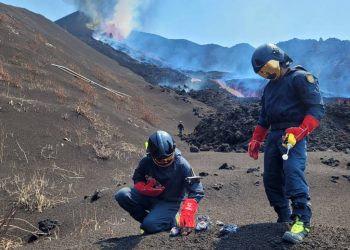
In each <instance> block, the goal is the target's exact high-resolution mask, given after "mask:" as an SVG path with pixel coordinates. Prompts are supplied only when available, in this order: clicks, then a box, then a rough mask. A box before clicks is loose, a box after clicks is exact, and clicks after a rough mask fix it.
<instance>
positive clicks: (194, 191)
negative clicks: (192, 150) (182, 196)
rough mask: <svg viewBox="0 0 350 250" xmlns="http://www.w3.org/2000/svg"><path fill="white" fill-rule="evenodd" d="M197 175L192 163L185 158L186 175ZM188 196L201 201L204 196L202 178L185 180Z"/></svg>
mask: <svg viewBox="0 0 350 250" xmlns="http://www.w3.org/2000/svg"><path fill="white" fill-rule="evenodd" d="M191 176H195V174H194V172H193V169H192V167H191V165H190V164H189V163H188V162H187V161H186V160H185V159H184V177H185V178H186V177H191ZM185 182H186V189H187V192H188V195H187V197H188V198H193V199H195V200H196V201H197V202H199V201H200V200H201V199H202V198H203V197H204V191H203V185H202V183H201V181H200V180H192V181H185Z"/></svg>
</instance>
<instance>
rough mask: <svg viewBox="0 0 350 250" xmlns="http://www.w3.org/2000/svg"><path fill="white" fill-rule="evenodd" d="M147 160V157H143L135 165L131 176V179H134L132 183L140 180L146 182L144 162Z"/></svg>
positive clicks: (145, 165)
mask: <svg viewBox="0 0 350 250" xmlns="http://www.w3.org/2000/svg"><path fill="white" fill-rule="evenodd" d="M146 161H147V157H144V158H143V159H142V160H141V161H140V163H139V165H138V166H137V168H136V169H135V171H134V175H133V176H132V180H133V181H134V183H137V182H140V181H144V182H146V178H145V176H146V167H147V164H146Z"/></svg>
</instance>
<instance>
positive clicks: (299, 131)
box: [286, 73, 325, 142]
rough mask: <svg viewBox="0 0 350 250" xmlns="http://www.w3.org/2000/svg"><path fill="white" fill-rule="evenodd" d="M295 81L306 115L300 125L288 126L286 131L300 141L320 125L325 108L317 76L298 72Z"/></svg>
mask: <svg viewBox="0 0 350 250" xmlns="http://www.w3.org/2000/svg"><path fill="white" fill-rule="evenodd" d="M294 83H295V87H296V90H297V93H298V95H299V96H300V100H301V101H302V103H303V105H304V107H305V117H304V120H303V122H302V123H301V124H300V125H299V127H291V128H288V129H286V133H291V134H293V135H294V136H295V139H296V140H297V142H298V141H300V140H302V139H303V138H304V137H305V136H307V135H309V134H310V133H311V132H312V131H314V130H315V129H316V128H317V127H318V126H319V124H320V120H321V119H322V118H323V117H324V115H325V109H324V104H323V100H322V97H321V93H320V89H319V84H318V80H317V78H316V77H314V76H313V75H312V74H310V73H304V74H298V75H297V76H296V77H295V79H294Z"/></svg>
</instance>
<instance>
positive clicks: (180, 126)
mask: <svg viewBox="0 0 350 250" xmlns="http://www.w3.org/2000/svg"><path fill="white" fill-rule="evenodd" d="M177 129H178V130H179V136H180V138H181V137H182V135H183V131H184V129H185V127H184V125H183V124H182V121H180V122H179V125H177Z"/></svg>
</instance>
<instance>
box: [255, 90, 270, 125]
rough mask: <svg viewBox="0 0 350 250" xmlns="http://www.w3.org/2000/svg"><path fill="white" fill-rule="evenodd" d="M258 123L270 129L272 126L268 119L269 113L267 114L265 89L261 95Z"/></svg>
mask: <svg viewBox="0 0 350 250" xmlns="http://www.w3.org/2000/svg"><path fill="white" fill-rule="evenodd" d="M258 124H259V125H260V126H262V127H264V128H266V129H268V128H269V127H270V123H269V121H268V119H267V114H266V110H265V91H264V93H263V95H262V97H261V110H260V116H259V121H258Z"/></svg>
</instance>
